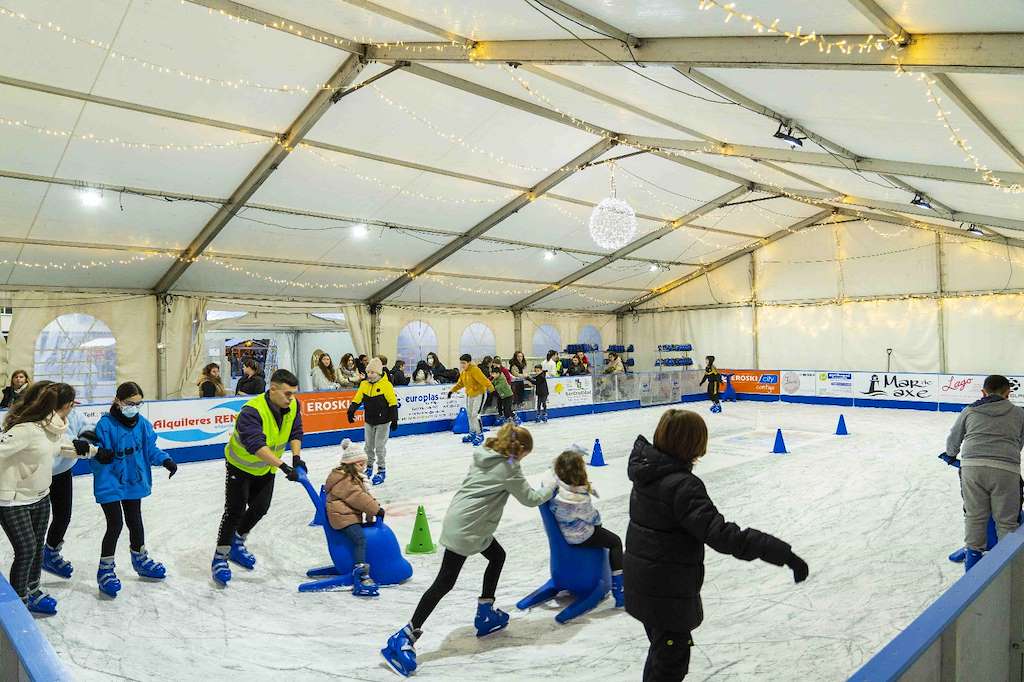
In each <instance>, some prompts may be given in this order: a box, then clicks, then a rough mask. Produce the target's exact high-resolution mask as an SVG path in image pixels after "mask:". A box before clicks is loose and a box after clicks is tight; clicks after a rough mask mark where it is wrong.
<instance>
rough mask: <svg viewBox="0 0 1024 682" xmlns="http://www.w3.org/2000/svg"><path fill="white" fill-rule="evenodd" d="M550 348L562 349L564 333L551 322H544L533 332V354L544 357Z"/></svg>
mask: <svg viewBox="0 0 1024 682" xmlns="http://www.w3.org/2000/svg"><path fill="white" fill-rule="evenodd" d="M549 350H557V351H560V350H562V335H561V334H559V333H558V330H557V329H555V328H554V327H552V326H551V325H550V324H542V325H541V326H539V327H537V329H536V330H534V332H533V354H534V356H536V357H540V358H542V357H544V356H545V355H547V354H548V351H549Z"/></svg>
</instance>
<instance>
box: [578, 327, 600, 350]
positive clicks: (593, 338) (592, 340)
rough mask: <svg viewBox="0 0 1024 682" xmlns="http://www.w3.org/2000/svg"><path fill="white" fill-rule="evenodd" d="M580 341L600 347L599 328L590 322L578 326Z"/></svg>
mask: <svg viewBox="0 0 1024 682" xmlns="http://www.w3.org/2000/svg"><path fill="white" fill-rule="evenodd" d="M579 342H580V343H585V344H588V345H590V346H597V347H598V348H599V349H600V348H601V330H600V329H598V328H597V327H595V326H594V325H592V324H587V325H584V326H582V327H580V338H579Z"/></svg>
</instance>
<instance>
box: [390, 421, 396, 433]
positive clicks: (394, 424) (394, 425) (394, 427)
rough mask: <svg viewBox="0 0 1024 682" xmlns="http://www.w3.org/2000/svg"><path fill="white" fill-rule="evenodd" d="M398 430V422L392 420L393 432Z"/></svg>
mask: <svg viewBox="0 0 1024 682" xmlns="http://www.w3.org/2000/svg"><path fill="white" fill-rule="evenodd" d="M397 430H398V422H391V431H392V433H393V432H395V431H397Z"/></svg>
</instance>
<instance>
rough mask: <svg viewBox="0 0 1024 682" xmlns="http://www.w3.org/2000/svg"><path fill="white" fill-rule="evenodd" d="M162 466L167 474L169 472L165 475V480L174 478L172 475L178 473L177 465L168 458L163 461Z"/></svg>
mask: <svg viewBox="0 0 1024 682" xmlns="http://www.w3.org/2000/svg"><path fill="white" fill-rule="evenodd" d="M163 466H164V469H167V470H168V471H169V472H171V473H170V474H168V475H167V478H174V474H176V473H178V465H177V464H176V463H175V461H174V460H173V459H171V458H170V457H168V458H167V459H165V460H164V464H163Z"/></svg>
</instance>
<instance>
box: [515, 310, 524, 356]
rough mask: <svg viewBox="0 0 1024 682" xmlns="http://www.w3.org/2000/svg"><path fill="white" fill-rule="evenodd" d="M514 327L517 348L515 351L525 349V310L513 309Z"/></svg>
mask: <svg viewBox="0 0 1024 682" xmlns="http://www.w3.org/2000/svg"><path fill="white" fill-rule="evenodd" d="M512 329H513V337H514V338H515V348H514V349H513V352H515V351H518V350H522V349H523V311H522V310H513V311H512Z"/></svg>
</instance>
